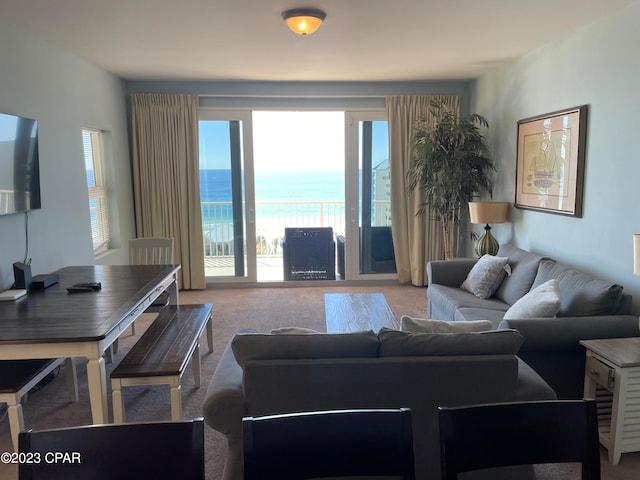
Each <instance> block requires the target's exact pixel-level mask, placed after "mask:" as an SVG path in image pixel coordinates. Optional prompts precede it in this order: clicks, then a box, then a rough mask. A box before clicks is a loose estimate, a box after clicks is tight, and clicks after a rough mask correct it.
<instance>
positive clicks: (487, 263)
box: [460, 254, 511, 298]
mask: <svg viewBox="0 0 640 480" xmlns="http://www.w3.org/2000/svg"><path fill="white" fill-rule="evenodd" d="M507 262H509V258H508V257H496V256H494V255H489V254H485V255H483V256H482V257H481V258H480V260H478V261H477V262H476V264H475V265H474V266H473V268H472V269H471V271H470V272H469V274H468V275H467V278H466V280H465V281H464V282H462V285H461V287H460V288H462V289H463V290H466V291H467V292H471V293H473V294H474V295H475V296H476V297H480V298H489V297H490V296H491V295H493V294H494V293H495V291H496V290H497V289H498V287H499V286H500V284H501V283H502V280H504V277H505V275H507V274H510V273H511V272H510V268H509V265H508V263H507Z"/></svg>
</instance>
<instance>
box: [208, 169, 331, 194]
mask: <svg viewBox="0 0 640 480" xmlns="http://www.w3.org/2000/svg"><path fill="white" fill-rule="evenodd" d="M255 192H256V202H276V201H302V202H311V201H314V202H343V201H344V172H341V171H336V172H333V171H319V172H318V171H309V172H256V173H255ZM200 198H201V201H203V202H230V201H231V170H200Z"/></svg>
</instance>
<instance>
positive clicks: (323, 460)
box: [242, 408, 415, 480]
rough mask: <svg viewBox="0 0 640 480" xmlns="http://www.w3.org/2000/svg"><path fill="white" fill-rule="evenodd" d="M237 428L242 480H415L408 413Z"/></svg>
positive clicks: (306, 416)
mask: <svg viewBox="0 0 640 480" xmlns="http://www.w3.org/2000/svg"><path fill="white" fill-rule="evenodd" d="M242 428H243V443H244V480H271V479H276V478H277V479H278V480H303V479H309V478H324V477H353V476H368V477H378V476H394V477H396V476H397V477H398V478H402V479H414V478H415V472H414V469H415V467H414V456H413V433H412V431H413V430H412V426H411V410H409V409H407V408H400V409H363V410H331V411H317V412H301V413H289V414H281V415H269V416H263V417H245V418H244V419H243V420H242Z"/></svg>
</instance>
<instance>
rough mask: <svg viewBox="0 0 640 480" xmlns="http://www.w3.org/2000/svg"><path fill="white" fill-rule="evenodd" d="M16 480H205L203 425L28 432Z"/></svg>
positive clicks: (161, 424)
mask: <svg viewBox="0 0 640 480" xmlns="http://www.w3.org/2000/svg"><path fill="white" fill-rule="evenodd" d="M18 443H19V451H20V453H21V454H29V456H28V457H25V458H32V459H34V460H35V459H38V460H39V461H37V462H35V461H34V462H32V463H29V462H23V463H20V465H19V470H18V478H19V480H68V479H73V480H114V479H118V480H134V479H136V480H138V479H142V478H149V479H153V480H178V479H180V480H204V421H203V419H202V418H199V419H195V420H192V421H180V422H153V423H125V424H118V425H89V426H81V427H71V428H61V429H56V430H42V431H33V430H29V431H26V432H22V433H20V435H19V439H18Z"/></svg>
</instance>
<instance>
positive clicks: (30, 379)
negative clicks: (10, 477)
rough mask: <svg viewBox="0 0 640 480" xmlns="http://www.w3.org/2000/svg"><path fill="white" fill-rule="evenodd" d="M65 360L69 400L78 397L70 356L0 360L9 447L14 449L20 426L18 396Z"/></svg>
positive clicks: (0, 389) (0, 388)
mask: <svg viewBox="0 0 640 480" xmlns="http://www.w3.org/2000/svg"><path fill="white" fill-rule="evenodd" d="M62 362H65V372H66V376H67V388H68V390H69V400H70V401H72V402H77V401H78V381H77V377H76V367H75V363H74V362H73V359H71V358H67V359H64V358H54V359H39V360H2V361H0V403H6V404H7V416H8V417H9V429H10V430H11V441H12V442H13V448H14V449H15V451H16V452H17V451H18V434H19V433H20V432H21V431H22V430H24V416H23V415H22V403H21V402H22V398H23V397H24V396H25V395H26V394H27V393H29V390H31V389H32V388H33V387H35V386H36V385H37V384H38V383H40V381H41V380H42V379H43V378H44V377H46V376H47V375H49V374H50V373H51V372H52V371H53V370H55V369H56V368H57V367H58V366H59V365H60V364H61V363H62Z"/></svg>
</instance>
